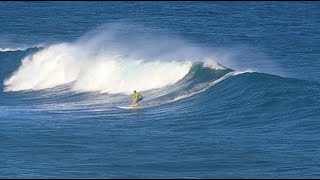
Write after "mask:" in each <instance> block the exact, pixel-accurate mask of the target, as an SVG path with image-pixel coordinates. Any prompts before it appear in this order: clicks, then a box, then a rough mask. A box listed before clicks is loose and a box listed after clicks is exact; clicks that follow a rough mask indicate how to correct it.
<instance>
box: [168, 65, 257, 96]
mask: <svg viewBox="0 0 320 180" xmlns="http://www.w3.org/2000/svg"><path fill="white" fill-rule="evenodd" d="M251 72H253V71H250V70H247V71H232V72H229V73H227V74H225V75H224V76H222V77H221V78H219V79H217V80H214V81H212V82H210V83H208V84H207V87H205V88H203V89H201V90H199V91H196V92H193V93H190V94H186V95H182V96H178V97H176V98H174V99H173V100H171V101H170V102H175V101H178V100H181V99H185V98H188V97H191V96H194V95H196V94H199V93H201V92H204V91H206V90H208V89H209V88H211V87H212V86H214V85H216V84H218V83H219V82H221V81H223V80H225V79H227V78H229V77H231V76H236V75H239V74H243V73H251Z"/></svg>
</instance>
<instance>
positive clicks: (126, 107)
mask: <svg viewBox="0 0 320 180" xmlns="http://www.w3.org/2000/svg"><path fill="white" fill-rule="evenodd" d="M117 107H118V108H121V109H137V108H139V106H130V105H129V106H117Z"/></svg>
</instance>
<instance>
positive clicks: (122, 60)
mask: <svg viewBox="0 0 320 180" xmlns="http://www.w3.org/2000/svg"><path fill="white" fill-rule="evenodd" d="M191 66H192V63H191V62H177V61H171V62H167V61H165V62H161V61H145V60H139V59H138V60H137V59H134V58H130V57H121V55H119V54H116V53H114V54H112V53H110V54H107V53H100V54H95V55H92V54H90V52H86V51H85V49H83V48H82V47H81V46H78V45H75V44H70V43H61V44H55V45H51V46H49V47H48V48H45V49H44V50H41V51H39V52H37V53H35V54H33V55H30V56H28V57H26V58H24V59H23V60H22V65H21V66H20V67H19V69H18V70H17V71H16V72H15V73H14V74H13V75H12V76H11V77H10V78H8V79H7V80H5V82H4V84H5V86H6V87H5V91H19V90H28V89H32V90H40V89H45V88H51V87H55V86H58V85H62V84H66V83H70V82H74V86H73V87H72V89H73V90H75V91H100V92H108V93H126V94H129V93H132V91H133V90H134V89H136V90H138V91H144V90H149V89H153V88H160V87H163V86H166V85H169V84H173V83H175V82H177V81H178V80H180V79H182V78H183V77H184V76H185V75H186V74H187V73H188V72H189V70H190V68H191Z"/></svg>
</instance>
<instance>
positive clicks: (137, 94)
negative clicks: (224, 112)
mask: <svg viewBox="0 0 320 180" xmlns="http://www.w3.org/2000/svg"><path fill="white" fill-rule="evenodd" d="M142 99H143V97H142V95H141V93H140V92H137V91H136V90H134V91H133V97H132V104H131V106H135V105H137V104H138V102H139V101H141V100H142Z"/></svg>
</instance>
